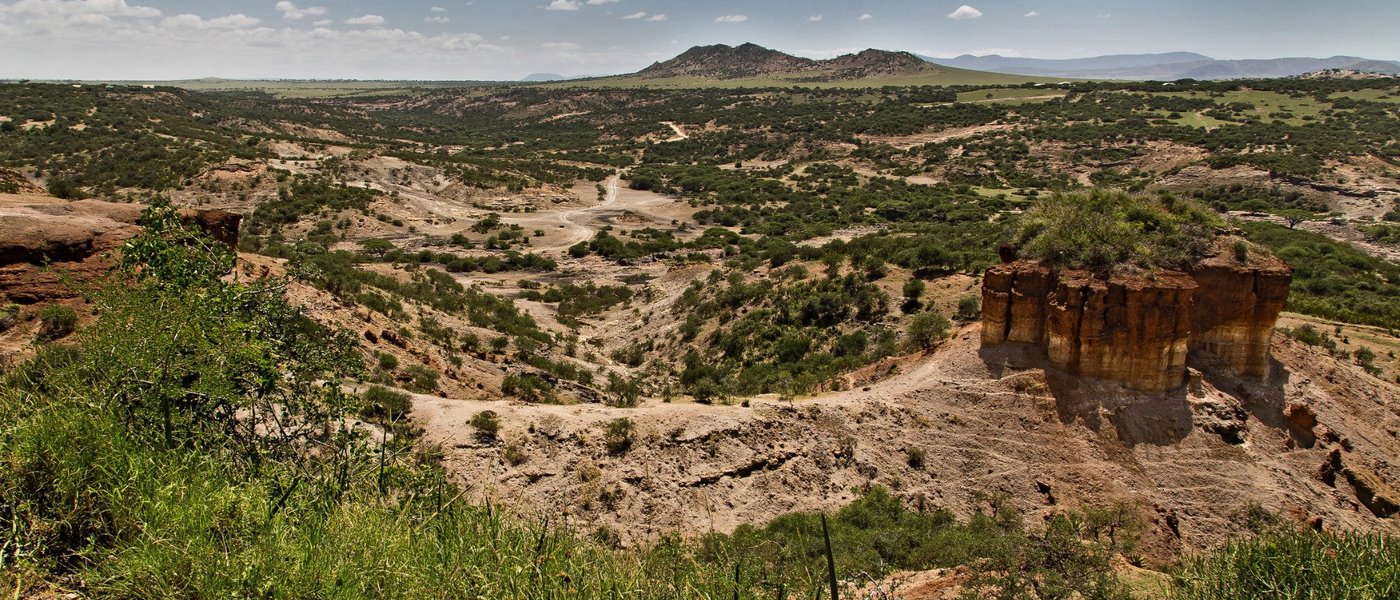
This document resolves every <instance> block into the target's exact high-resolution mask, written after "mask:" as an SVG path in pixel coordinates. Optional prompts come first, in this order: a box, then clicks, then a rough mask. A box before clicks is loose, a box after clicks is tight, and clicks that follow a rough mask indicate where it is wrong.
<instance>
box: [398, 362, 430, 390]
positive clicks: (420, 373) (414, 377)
mask: <svg viewBox="0 0 1400 600" xmlns="http://www.w3.org/2000/svg"><path fill="white" fill-rule="evenodd" d="M404 374H405V375H408V378H409V381H408V389H409V390H410V391H414V392H417V393H419V394H431V393H433V392H436V391H437V387H438V372H437V371H434V370H432V369H429V368H428V367H425V366H423V365H410V366H409V367H408V368H407V369H404Z"/></svg>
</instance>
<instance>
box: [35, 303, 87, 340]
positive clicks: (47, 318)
mask: <svg viewBox="0 0 1400 600" xmlns="http://www.w3.org/2000/svg"><path fill="white" fill-rule="evenodd" d="M77 326H78V311H76V310H73V307H71V306H65V305H62V304H50V305H47V306H45V307H43V308H41V309H39V339H41V340H56V339H59V338H62V337H66V336H67V335H68V334H70V333H73V330H74V328H76V327H77Z"/></svg>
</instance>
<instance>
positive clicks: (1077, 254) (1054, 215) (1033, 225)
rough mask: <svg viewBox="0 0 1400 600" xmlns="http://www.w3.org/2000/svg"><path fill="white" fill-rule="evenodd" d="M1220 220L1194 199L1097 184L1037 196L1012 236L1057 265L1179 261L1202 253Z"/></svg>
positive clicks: (1029, 253) (1028, 253)
mask: <svg viewBox="0 0 1400 600" xmlns="http://www.w3.org/2000/svg"><path fill="white" fill-rule="evenodd" d="M1221 224H1222V221H1221V220H1220V218H1219V217H1218V216H1216V215H1215V213H1213V212H1211V211H1210V209H1208V208H1205V207H1203V206H1201V205H1200V204H1198V203H1196V202H1195V201H1192V200H1184V199H1179V198H1175V197H1173V196H1171V195H1168V194H1165V193H1163V194H1158V195H1153V196H1146V195H1134V194H1128V193H1125V192H1119V191H1111V190H1103V189H1095V190H1092V191H1090V192H1088V193H1062V194H1055V195H1053V196H1050V197H1049V198H1045V199H1042V200H1040V201H1039V202H1037V203H1036V205H1035V206H1034V207H1032V208H1031V209H1030V210H1029V211H1027V212H1026V214H1025V215H1023V216H1022V218H1021V226H1020V229H1019V230H1018V231H1017V232H1016V238H1015V240H1016V243H1017V245H1018V246H1019V247H1020V252H1021V255H1022V256H1025V257H1027V258H1034V259H1039V260H1043V261H1046V262H1050V263H1053V264H1056V265H1062V266H1069V267H1083V268H1091V269H1097V268H1104V267H1109V266H1113V265H1120V264H1135V265H1137V266H1140V267H1144V268H1153V267H1177V266H1181V265H1182V264H1183V263H1186V262H1188V261H1190V260H1193V259H1195V258H1198V257H1200V256H1202V255H1203V254H1205V252H1206V251H1208V250H1209V249H1210V248H1211V245H1212V241H1213V240H1214V228H1215V227H1216V226H1218V225H1221Z"/></svg>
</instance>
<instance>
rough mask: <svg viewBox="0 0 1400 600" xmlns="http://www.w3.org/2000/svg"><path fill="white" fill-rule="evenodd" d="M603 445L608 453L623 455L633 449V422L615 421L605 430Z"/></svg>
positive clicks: (609, 422)
mask: <svg viewBox="0 0 1400 600" xmlns="http://www.w3.org/2000/svg"><path fill="white" fill-rule="evenodd" d="M603 444H604V445H606V446H607V447H608V452H611V453H613V454H622V453H623V452H626V451H627V449H628V448H631V447H632V420H631V419H627V418H622V419H613V420H611V421H608V424H607V425H605V426H604V428H603Z"/></svg>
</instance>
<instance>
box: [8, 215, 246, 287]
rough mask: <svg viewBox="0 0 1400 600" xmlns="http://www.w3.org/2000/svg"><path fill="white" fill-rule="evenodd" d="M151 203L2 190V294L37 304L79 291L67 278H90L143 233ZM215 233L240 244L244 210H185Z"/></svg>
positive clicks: (221, 237) (228, 242) (80, 279)
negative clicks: (110, 256)
mask: <svg viewBox="0 0 1400 600" xmlns="http://www.w3.org/2000/svg"><path fill="white" fill-rule="evenodd" d="M145 208H146V207H145V206H143V205H140V204H125V203H115V202H103V201H100V200H79V201H76V202H68V201H64V200H59V199H57V198H48V197H42V196H18V195H9V194H0V295H3V296H4V301H5V302H15V303H20V304H34V303H37V302H47V301H50V300H56V299H62V298H69V297H72V296H73V295H74V292H73V290H72V289H70V286H69V285H67V284H66V281H65V280H77V281H84V280H88V279H92V278H94V277H96V276H97V275H99V274H100V273H102V272H103V271H104V270H106V269H107V267H108V266H109V265H108V263H107V262H106V261H105V260H104V259H103V255H104V253H106V252H108V251H110V250H114V249H117V248H119V247H121V245H122V243H123V242H125V241H126V240H127V239H130V238H131V237H133V236H135V235H136V234H138V233H140V231H141V228H140V227H139V226H138V225H137V224H136V223H137V221H139V220H140V218H141V211H143V210H145ZM181 212H182V215H184V217H185V218H186V219H188V220H189V221H190V222H192V223H194V224H196V225H198V226H200V227H202V228H204V229H205V230H206V231H208V232H209V234H210V236H211V237H213V238H214V239H216V240H218V241H220V242H222V243H224V244H227V245H229V246H230V247H234V246H236V245H237V243H238V226H239V223H240V221H241V219H242V217H241V216H239V215H237V214H234V213H229V212H224V211H194V210H184V211H181Z"/></svg>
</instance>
